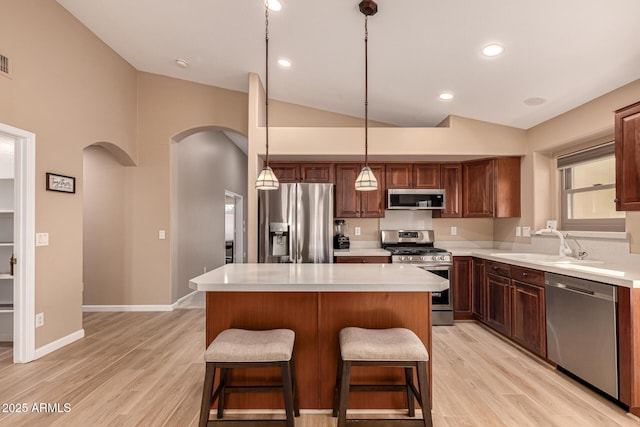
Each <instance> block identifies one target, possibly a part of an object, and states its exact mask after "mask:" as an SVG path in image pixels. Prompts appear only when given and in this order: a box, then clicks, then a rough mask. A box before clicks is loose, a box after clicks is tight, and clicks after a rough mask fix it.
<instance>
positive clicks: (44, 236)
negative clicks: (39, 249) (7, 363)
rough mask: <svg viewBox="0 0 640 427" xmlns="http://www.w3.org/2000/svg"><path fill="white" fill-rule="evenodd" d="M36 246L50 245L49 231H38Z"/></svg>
mask: <svg viewBox="0 0 640 427" xmlns="http://www.w3.org/2000/svg"><path fill="white" fill-rule="evenodd" d="M36 246H49V233H36Z"/></svg>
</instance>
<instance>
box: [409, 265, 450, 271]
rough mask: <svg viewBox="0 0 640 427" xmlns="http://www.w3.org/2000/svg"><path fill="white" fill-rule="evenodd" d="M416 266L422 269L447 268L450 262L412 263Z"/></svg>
mask: <svg viewBox="0 0 640 427" xmlns="http://www.w3.org/2000/svg"><path fill="white" fill-rule="evenodd" d="M413 265H415V266H416V267H418V268H421V269H423V270H427V271H428V270H449V269H450V268H451V264H435V265H425V264H413Z"/></svg>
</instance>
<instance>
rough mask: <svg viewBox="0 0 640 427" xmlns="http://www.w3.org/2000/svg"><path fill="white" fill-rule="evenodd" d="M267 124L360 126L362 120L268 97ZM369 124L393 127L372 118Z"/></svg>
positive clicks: (275, 125)
mask: <svg viewBox="0 0 640 427" xmlns="http://www.w3.org/2000/svg"><path fill="white" fill-rule="evenodd" d="M269 125H270V126H274V127H279V126H282V127H287V126H293V127H362V126H364V120H363V119H362V118H360V117H353V116H346V115H344V114H338V113H332V112H331V111H326V110H319V109H317V108H311V107H305V106H303V105H297V104H291V103H288V102H283V101H276V100H271V99H270V100H269ZM369 126H371V127H381V126H386V127H389V126H391V127H393V125H389V124H386V123H381V122H376V121H373V120H369Z"/></svg>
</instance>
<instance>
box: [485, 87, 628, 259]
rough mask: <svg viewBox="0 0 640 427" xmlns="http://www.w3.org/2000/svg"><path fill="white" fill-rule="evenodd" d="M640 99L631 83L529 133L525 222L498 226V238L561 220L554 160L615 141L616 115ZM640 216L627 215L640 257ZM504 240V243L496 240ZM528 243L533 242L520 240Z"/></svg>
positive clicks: (524, 184) (524, 182)
mask: <svg viewBox="0 0 640 427" xmlns="http://www.w3.org/2000/svg"><path fill="white" fill-rule="evenodd" d="M639 99H640V80H636V81H634V82H631V83H629V84H627V85H625V86H623V87H621V88H619V89H616V90H614V91H612V92H609V93H607V94H605V95H603V96H601V97H599V98H596V99H594V100H593V101H590V102H588V103H586V104H584V105H582V106H580V107H578V108H575V109H573V110H571V111H568V112H566V113H564V114H562V115H560V116H558V117H555V118H553V119H551V120H548V121H546V122H544V123H541V124H539V125H537V126H535V127H533V128H531V129H529V130H528V131H527V155H526V156H525V157H524V159H523V167H522V218H521V220H520V221H519V222H518V223H517V224H514V223H512V222H496V235H497V236H502V238H506V237H505V236H508V235H509V233H510V232H511V230H510V229H508V228H507V227H509V228H511V227H514V226H515V225H522V226H531V227H533V228H534V229H537V228H542V227H543V226H544V225H545V221H546V220H547V219H557V218H558V216H559V211H558V209H559V208H558V194H557V182H556V178H557V171H556V165H555V161H553V158H554V156H555V155H556V154H558V153H566V152H569V151H572V148H571V147H575V148H576V149H577V148H580V147H584V146H587V145H590V144H591V145H592V144H593V143H596V142H603V141H605V140H611V139H613V132H614V111H615V110H617V109H619V108H622V107H624V106H626V105H629V104H632V103H634V102H637V101H638V100H639ZM639 220H640V218H639V216H638V215H637V214H634V213H627V220H626V229H627V232H630V233H632V234H631V246H630V249H631V252H633V253H640V242H638V241H637V240H638V239H635V238H634V237H633V232H634V231H637V230H640V224H639V223H638V221H639ZM496 240H500V239H496ZM518 240H519V241H528V240H529V239H518ZM505 241H513V239H509V240H505Z"/></svg>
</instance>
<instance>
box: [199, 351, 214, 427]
mask: <svg viewBox="0 0 640 427" xmlns="http://www.w3.org/2000/svg"><path fill="white" fill-rule="evenodd" d="M215 376H216V365H215V363H207V364H206V371H205V374H204V386H203V387H202V404H201V406H200V423H199V424H198V425H199V426H200V427H206V426H207V421H209V412H210V411H211V404H212V403H213V402H212V397H213V382H214V379H215Z"/></svg>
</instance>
